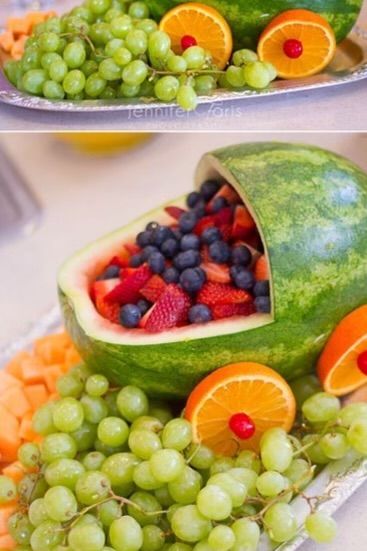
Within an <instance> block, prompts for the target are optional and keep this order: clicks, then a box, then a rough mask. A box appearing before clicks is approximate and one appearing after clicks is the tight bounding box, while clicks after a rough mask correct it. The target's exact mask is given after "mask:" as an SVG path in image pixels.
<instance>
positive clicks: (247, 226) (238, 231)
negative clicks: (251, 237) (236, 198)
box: [232, 205, 256, 239]
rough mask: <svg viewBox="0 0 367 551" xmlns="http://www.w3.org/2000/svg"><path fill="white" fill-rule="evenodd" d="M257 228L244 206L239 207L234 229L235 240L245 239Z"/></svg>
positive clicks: (235, 216)
mask: <svg viewBox="0 0 367 551" xmlns="http://www.w3.org/2000/svg"><path fill="white" fill-rule="evenodd" d="M254 228H256V224H255V222H254V220H253V218H252V216H251V214H250V213H249V211H248V210H247V208H246V207H245V206H244V205H237V207H236V210H235V214H234V222H233V227H232V237H233V238H234V239H245V237H246V236H247V235H248V234H249V233H251V232H252V230H253V229H254Z"/></svg>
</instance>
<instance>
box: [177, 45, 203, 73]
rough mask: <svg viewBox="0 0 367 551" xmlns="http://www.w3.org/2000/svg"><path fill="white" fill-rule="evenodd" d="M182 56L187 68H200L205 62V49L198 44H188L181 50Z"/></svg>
mask: <svg viewBox="0 0 367 551" xmlns="http://www.w3.org/2000/svg"><path fill="white" fill-rule="evenodd" d="M182 57H183V58H184V60H185V61H186V63H187V68H188V69H200V68H201V67H202V66H203V65H204V63H205V50H204V48H201V47H200V46H190V48H187V49H186V50H185V51H184V52H183V54H182Z"/></svg>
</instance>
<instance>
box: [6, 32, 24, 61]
mask: <svg viewBox="0 0 367 551" xmlns="http://www.w3.org/2000/svg"><path fill="white" fill-rule="evenodd" d="M27 40H28V36H27V35H26V34H21V35H20V37H19V38H18V39H17V40H16V41H15V42H14V44H13V47H12V49H11V51H10V55H11V57H12V58H13V59H15V60H16V61H18V60H19V59H22V57H23V53H24V46H25V43H26V42H27Z"/></svg>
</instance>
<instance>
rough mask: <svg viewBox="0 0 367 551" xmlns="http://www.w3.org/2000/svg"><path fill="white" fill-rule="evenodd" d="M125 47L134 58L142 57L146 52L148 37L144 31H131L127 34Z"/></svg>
mask: <svg viewBox="0 0 367 551" xmlns="http://www.w3.org/2000/svg"><path fill="white" fill-rule="evenodd" d="M125 45H126V48H127V49H128V50H130V52H131V53H132V54H133V55H134V56H138V55H142V54H144V53H145V52H146V51H147V48H148V37H147V35H146V34H145V32H144V31H141V30H139V29H133V30H131V31H129V32H128V33H127V35H126V38H125Z"/></svg>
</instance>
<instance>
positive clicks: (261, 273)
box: [254, 254, 269, 281]
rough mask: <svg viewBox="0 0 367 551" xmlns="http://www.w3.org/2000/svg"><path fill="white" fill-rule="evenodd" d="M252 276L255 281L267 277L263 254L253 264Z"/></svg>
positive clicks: (267, 270) (265, 261)
mask: <svg viewBox="0 0 367 551" xmlns="http://www.w3.org/2000/svg"><path fill="white" fill-rule="evenodd" d="M254 276H255V279H257V281H259V280H262V279H269V266H268V261H267V260H266V256H265V255H264V254H263V255H261V256H260V258H259V259H258V260H257V262H256V264H255V269H254Z"/></svg>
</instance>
